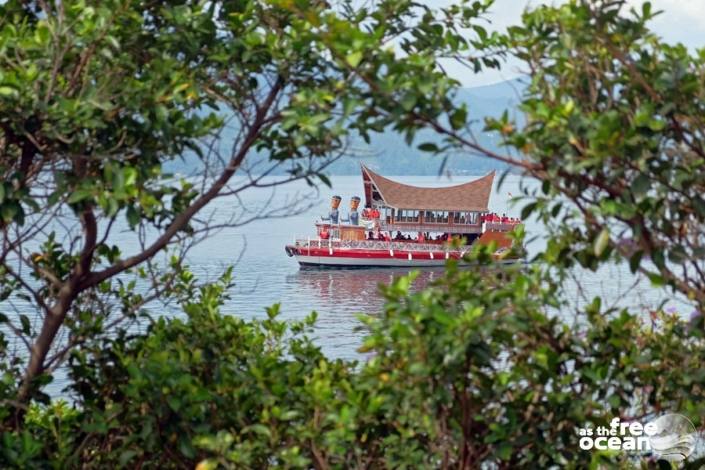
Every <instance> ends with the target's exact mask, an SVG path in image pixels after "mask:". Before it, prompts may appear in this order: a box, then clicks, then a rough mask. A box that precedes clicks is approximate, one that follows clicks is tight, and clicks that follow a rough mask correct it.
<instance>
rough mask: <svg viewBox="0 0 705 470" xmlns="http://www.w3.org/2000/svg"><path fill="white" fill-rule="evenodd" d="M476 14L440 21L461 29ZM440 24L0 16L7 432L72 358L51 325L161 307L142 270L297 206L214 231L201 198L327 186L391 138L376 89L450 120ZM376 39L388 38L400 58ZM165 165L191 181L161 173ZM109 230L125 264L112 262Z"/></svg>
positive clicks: (146, 13)
mask: <svg viewBox="0 0 705 470" xmlns="http://www.w3.org/2000/svg"><path fill="white" fill-rule="evenodd" d="M486 8H487V5H484V4H479V3H478V4H472V5H467V6H466V5H465V4H462V6H455V7H454V8H453V12H455V13H454V14H459V13H460V12H464V13H465V14H464V24H465V25H469V24H470V23H471V22H472V19H473V18H476V17H478V16H479V15H481V14H482V13H483V12H484V11H485V10H486ZM450 19H451V18H445V19H443V20H438V21H437V20H434V19H433V14H432V12H431V10H429V9H428V8H426V7H422V6H419V5H416V4H413V3H410V2H406V1H402V0H386V1H384V2H382V3H380V4H378V5H375V6H374V7H359V8H358V7H353V5H352V4H348V3H344V4H343V5H341V8H337V9H333V8H330V7H329V6H328V5H325V4H324V3H321V2H317V1H304V2H295V3H291V2H280V1H276V0H272V1H259V0H258V1H247V2H239V3H238V2H236V3H233V2H207V3H202V2H201V3H190V2H186V3H184V2H176V3H174V2H171V3H161V2H157V3H154V2H146V3H145V2H136V1H131V0H108V1H103V0H102V1H100V2H96V1H88V2H86V1H47V2H37V3H36V5H35V4H32V5H30V6H28V5H27V4H26V2H21V1H16V0H10V1H7V2H3V3H2V4H1V5H0V110H1V111H2V112H1V113H0V114H1V117H0V175H1V178H0V234H1V235H0V236H1V237H2V238H1V239H0V291H1V292H3V297H2V300H0V306H1V307H2V308H3V309H7V310H8V314H7V315H3V316H2V317H0V320H1V321H2V323H3V324H5V325H6V326H7V330H8V331H10V332H13V333H14V334H15V335H16V336H17V341H18V343H17V344H22V345H26V347H27V351H26V352H25V353H24V354H18V355H17V361H16V362H17V364H15V363H14V362H13V364H14V365H13V367H16V366H17V367H20V364H21V363H22V362H24V360H25V359H26V364H25V365H24V369H25V371H24V376H23V378H22V380H21V383H20V384H19V385H18V388H17V391H16V397H15V398H16V399H15V400H13V403H15V404H16V405H18V410H17V416H16V422H15V423H10V424H9V425H10V426H19V425H21V422H22V419H21V415H22V413H23V410H24V409H26V405H27V404H28V403H29V402H30V401H31V399H32V398H40V399H44V400H46V396H44V395H43V394H42V392H41V389H42V388H43V386H44V385H45V384H46V382H47V380H49V374H46V376H45V377H43V376H42V375H43V374H45V373H48V372H50V371H51V369H52V368H53V367H57V366H58V365H60V364H61V363H62V361H63V360H64V358H65V357H66V356H67V354H68V352H70V351H69V350H67V349H66V344H65V343H64V342H63V341H62V335H63V334H67V335H69V336H71V335H72V334H73V333H72V331H71V329H70V328H66V327H67V326H68V325H69V324H72V323H75V319H77V318H86V319H87V317H89V316H90V315H91V312H93V314H94V315H95V316H96V318H95V320H96V321H97V320H99V319H100V321H103V320H104V319H103V317H104V316H108V315H110V314H111V313H112V312H111V311H114V312H120V313H122V317H124V318H125V319H126V320H130V319H131V318H134V317H135V315H137V314H138V313H144V312H145V310H147V309H148V307H149V302H146V300H147V299H157V300H159V299H163V298H166V297H167V296H168V295H169V294H168V292H165V291H164V290H160V286H161V285H164V283H167V284H168V283H169V282H170V281H169V277H170V276H171V277H172V278H173V277H177V276H178V275H179V274H178V272H175V273H172V274H171V275H169V273H168V272H164V270H163V269H162V268H164V267H165V266H166V267H167V271H168V269H169V264H168V263H166V264H165V263H163V262H162V261H161V260H159V259H157V256H158V255H159V254H160V253H164V252H167V251H169V250H172V251H171V252H172V253H177V254H178V258H179V259H183V256H184V255H185V252H186V251H187V248H188V247H189V246H191V245H192V244H193V243H194V242H195V241H197V240H198V239H199V237H201V238H202V237H203V236H207V235H208V234H209V233H210V232H211V231H212V230H214V229H215V228H223V227H232V226H237V225H240V224H242V223H246V222H247V221H249V220H252V218H257V217H264V216H271V215H277V216H282V215H284V214H285V213H287V212H289V213H295V212H296V211H297V210H301V209H302V208H303V206H302V205H301V203H302V201H296V202H298V203H299V204H293V205H292V207H290V208H288V209H289V210H288V211H287V210H280V211H274V212H272V211H266V210H265V211H263V212H258V213H256V214H254V215H252V214H250V213H249V212H248V211H249V209H248V208H246V207H239V205H237V204H233V205H234V207H236V209H235V210H234V212H235V213H234V214H233V215H232V217H230V218H225V220H226V221H225V222H222V219H221V221H220V222H213V221H212V218H211V217H209V215H208V214H207V213H206V212H207V210H208V207H209V205H210V204H212V202H213V201H214V200H216V199H217V198H222V197H232V198H233V199H234V200H239V199H237V198H238V195H239V194H240V193H241V192H242V191H245V190H247V189H248V188H252V187H258V186H267V187H273V186H277V185H281V184H286V183H288V182H291V181H295V180H305V181H307V182H308V183H309V184H311V185H313V183H314V182H315V181H316V180H318V179H320V180H322V181H323V182H326V181H327V179H325V176H323V173H322V172H323V171H324V170H325V168H326V166H327V165H328V164H329V163H330V162H331V161H332V160H334V159H335V158H338V157H339V156H340V155H342V154H343V153H344V152H345V150H346V148H347V141H348V140H349V138H351V137H356V136H360V135H361V136H363V137H365V138H369V135H370V134H371V133H374V132H380V131H382V130H384V129H385V128H386V127H388V126H390V125H394V124H395V123H397V124H398V125H399V130H403V129H405V128H406V126H405V124H404V123H403V122H402V121H403V116H402V115H396V116H392V117H389V116H383V115H381V114H380V113H379V112H378V108H379V107H380V106H382V105H384V103H382V101H383V98H382V97H381V96H380V95H379V94H378V93H376V92H375V91H374V89H375V88H376V87H378V86H379V87H390V86H392V87H399V86H402V87H403V88H401V89H400V90H399V92H400V93H404V94H405V96H406V97H407V98H406V99H407V100H409V102H410V100H411V99H413V100H414V102H415V103H416V105H417V106H422V107H424V109H426V110H428V111H429V112H431V113H433V114H434V115H435V116H442V115H444V113H446V112H447V111H448V110H450V109H452V106H451V103H452V101H451V96H450V95H451V94H452V93H453V90H454V87H455V86H456V85H457V82H456V81H455V80H453V79H451V78H449V77H447V76H446V75H445V74H444V73H443V71H442V69H441V68H440V67H439V66H438V64H437V62H436V58H437V56H436V55H435V54H434V52H433V50H432V47H431V46H433V44H432V43H431V42H430V39H432V38H433V37H443V36H444V35H447V36H448V38H453V40H452V41H451V42H452V44H453V46H452V48H450V49H451V50H454V51H458V50H468V48H470V47H471V44H470V43H469V42H468V41H467V40H466V39H463V38H462V36H461V35H460V33H459V31H458V28H457V27H456V26H455V25H454V23H453V22H452V21H450ZM430 25H433V27H432V28H431V29H428V27H429V26H430ZM393 41H402V43H403V53H404V55H403V57H402V55H401V53H400V52H399V51H395V50H394V49H393V48H389V47H388V44H390V43H391V42H393ZM444 50H447V49H444ZM369 64H374V65H373V66H374V68H375V70H376V76H377V77H376V78H375V79H374V80H372V81H365V80H360V78H359V76H358V75H357V74H356V73H355V70H356V69H357V68H362V67H368V66H369ZM490 65H492V64H490ZM175 164H185V165H187V167H189V166H190V167H191V169H192V170H193V171H191V173H193V175H192V176H191V177H188V178H180V177H177V176H175V175H173V174H170V173H169V172H168V170H167V169H168V168H169V166H170V165H171V166H172V167H173V166H174V165H175ZM282 173H283V174H284V175H286V176H283V177H274V176H273V175H276V174H282ZM272 178H273V179H272ZM219 215H222V214H219ZM120 231H123V232H125V233H129V234H130V237H129V239H130V240H131V242H132V243H130V244H129V245H128V246H130V247H132V251H131V252H130V251H129V250H128V249H127V248H126V247H125V245H124V242H123V243H121V244H120V245H121V246H118V242H117V239H116V235H115V234H116V233H117V232H120ZM178 264H179V263H178V262H177V263H174V265H175V266H178ZM165 276H166V277H165ZM133 281H134V282H138V283H140V285H145V283H146V284H147V285H149V287H150V293H149V294H147V295H145V296H144V297H143V298H137V299H134V305H133V307H134V308H131V309H123V308H121V307H122V304H123V299H122V297H121V294H120V292H121V291H122V290H123V289H125V286H129V285H131V284H130V283H131V282H133ZM133 287H134V285H133ZM10 297H12V298H10ZM34 319H37V322H35V321H34ZM106 321H107V320H106ZM110 321H112V320H110ZM73 336H74V337H76V336H77V335H76V334H73ZM78 336H81V337H83V336H82V335H78ZM68 344H69V345H75V344H76V343H75V342H73V340H70V341H69V343H68ZM69 349H70V348H69Z"/></svg>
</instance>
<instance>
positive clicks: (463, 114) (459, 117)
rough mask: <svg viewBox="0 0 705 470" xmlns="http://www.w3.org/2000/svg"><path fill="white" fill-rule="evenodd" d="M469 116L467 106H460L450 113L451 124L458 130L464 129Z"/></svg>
mask: <svg viewBox="0 0 705 470" xmlns="http://www.w3.org/2000/svg"><path fill="white" fill-rule="evenodd" d="M467 118H468V111H467V109H466V108H465V107H462V108H458V109H456V110H455V111H454V112H453V114H451V115H450V125H451V127H452V128H453V129H454V130H456V131H457V130H459V129H462V128H463V127H464V126H465V121H466V120H467Z"/></svg>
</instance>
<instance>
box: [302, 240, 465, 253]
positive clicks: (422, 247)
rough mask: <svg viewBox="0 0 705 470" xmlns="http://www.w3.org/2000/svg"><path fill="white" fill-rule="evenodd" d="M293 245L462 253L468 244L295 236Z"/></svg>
mask: <svg viewBox="0 0 705 470" xmlns="http://www.w3.org/2000/svg"><path fill="white" fill-rule="evenodd" d="M294 246H297V247H300V248H304V249H305V248H354V249H360V250H397V251H424V252H431V251H433V252H439V251H445V252H448V253H457V252H461V253H464V252H466V251H468V250H469V249H470V246H462V247H460V249H456V248H453V247H452V246H450V244H448V243H446V242H437V243H417V242H412V241H406V240H390V241H384V240H332V239H327V240H325V239H321V238H297V239H296V241H295V242H294Z"/></svg>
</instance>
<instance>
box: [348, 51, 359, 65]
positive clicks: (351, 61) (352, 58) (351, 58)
mask: <svg viewBox="0 0 705 470" xmlns="http://www.w3.org/2000/svg"><path fill="white" fill-rule="evenodd" d="M345 61H346V62H347V63H348V65H350V67H357V66H358V65H359V64H360V62H361V61H362V52H360V51H355V52H353V53H351V54H348V56H347V57H346V58H345Z"/></svg>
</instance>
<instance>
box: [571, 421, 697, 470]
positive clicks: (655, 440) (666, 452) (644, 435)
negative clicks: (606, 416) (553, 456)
mask: <svg viewBox="0 0 705 470" xmlns="http://www.w3.org/2000/svg"><path fill="white" fill-rule="evenodd" d="M578 435H579V436H580V440H579V444H580V448H581V449H582V450H587V451H589V450H621V451H624V452H637V453H642V454H651V455H653V456H655V457H656V458H657V459H659V460H666V461H668V462H682V461H684V460H685V459H687V458H688V456H690V454H692V453H693V450H695V444H696V441H697V438H698V434H697V432H696V430H695V426H693V423H692V422H691V421H690V420H689V419H688V418H686V417H685V416H683V415H681V414H677V413H669V414H666V415H663V416H661V417H659V418H657V419H655V420H653V421H650V422H648V423H646V424H642V423H641V422H639V421H621V420H620V418H614V419H612V421H611V422H610V425H609V427H607V426H598V427H596V428H594V429H593V428H591V427H585V428H581V429H579V430H578Z"/></svg>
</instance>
